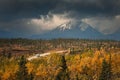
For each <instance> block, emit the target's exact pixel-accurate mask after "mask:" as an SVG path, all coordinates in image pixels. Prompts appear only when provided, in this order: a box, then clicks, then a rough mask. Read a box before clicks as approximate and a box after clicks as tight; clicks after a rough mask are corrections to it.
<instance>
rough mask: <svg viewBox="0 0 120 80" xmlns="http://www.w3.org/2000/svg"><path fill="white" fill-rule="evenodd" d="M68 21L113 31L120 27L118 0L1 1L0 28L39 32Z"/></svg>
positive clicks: (102, 30)
mask: <svg viewBox="0 0 120 80" xmlns="http://www.w3.org/2000/svg"><path fill="white" fill-rule="evenodd" d="M40 16H41V17H40ZM46 19H48V21H46ZM71 20H73V21H75V20H80V21H84V22H86V23H88V24H89V25H92V26H93V28H96V27H97V29H99V31H101V32H104V33H106V34H108V32H109V33H113V32H115V31H116V30H118V29H120V26H119V22H120V0H0V31H8V32H11V33H12V32H14V33H17V32H19V33H20V34H28V35H29V34H34V33H35V34H36V33H38V34H39V33H41V32H42V29H43V30H45V29H46V30H51V29H53V28H55V27H57V26H58V25H60V24H62V23H65V22H68V21H71ZM104 26H105V27H104ZM113 27H114V28H113ZM110 28H112V29H110ZM111 30H112V31H111ZM105 31H107V32H105Z"/></svg>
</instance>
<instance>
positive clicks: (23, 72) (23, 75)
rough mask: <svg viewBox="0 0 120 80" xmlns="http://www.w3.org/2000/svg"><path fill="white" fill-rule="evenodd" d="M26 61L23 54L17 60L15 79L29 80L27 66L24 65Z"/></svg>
mask: <svg viewBox="0 0 120 80" xmlns="http://www.w3.org/2000/svg"><path fill="white" fill-rule="evenodd" d="M26 63H27V61H26V59H25V57H24V56H22V57H21V58H20V60H19V62H18V65H19V70H18V71H17V73H16V78H17V80H29V75H28V71H27V67H26V66H25V65H26Z"/></svg>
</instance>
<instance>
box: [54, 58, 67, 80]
mask: <svg viewBox="0 0 120 80" xmlns="http://www.w3.org/2000/svg"><path fill="white" fill-rule="evenodd" d="M60 58H61V59H60V62H61V63H60V66H59V67H60V68H61V70H60V72H59V73H58V75H57V76H56V79H55V80H69V75H68V72H67V65H66V60H65V57H64V56H61V57H60Z"/></svg>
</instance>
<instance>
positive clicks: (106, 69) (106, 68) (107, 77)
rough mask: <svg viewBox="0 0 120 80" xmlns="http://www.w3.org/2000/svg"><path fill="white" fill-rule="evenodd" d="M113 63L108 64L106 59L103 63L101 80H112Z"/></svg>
mask: <svg viewBox="0 0 120 80" xmlns="http://www.w3.org/2000/svg"><path fill="white" fill-rule="evenodd" d="M111 76H112V72H111V63H110V62H109V63H108V62H107V61H106V60H105V59H104V60H103V62H102V71H101V74H100V77H99V80H111Z"/></svg>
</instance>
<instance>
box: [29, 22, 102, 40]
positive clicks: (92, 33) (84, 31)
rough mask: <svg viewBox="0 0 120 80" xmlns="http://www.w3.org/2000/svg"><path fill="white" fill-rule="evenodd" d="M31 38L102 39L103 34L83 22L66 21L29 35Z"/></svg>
mask: <svg viewBox="0 0 120 80" xmlns="http://www.w3.org/2000/svg"><path fill="white" fill-rule="evenodd" d="M31 37H32V38H42V39H52V38H83V39H102V37H103V34H102V33H100V32H99V31H97V30H95V29H94V28H92V27H91V26H89V25H88V24H86V23H84V22H71V21H70V22H67V23H64V24H61V25H59V26H58V27H57V28H55V29H54V30H51V31H49V32H46V33H44V34H40V35H34V36H31Z"/></svg>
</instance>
